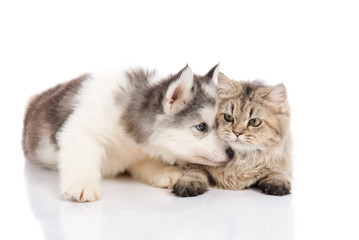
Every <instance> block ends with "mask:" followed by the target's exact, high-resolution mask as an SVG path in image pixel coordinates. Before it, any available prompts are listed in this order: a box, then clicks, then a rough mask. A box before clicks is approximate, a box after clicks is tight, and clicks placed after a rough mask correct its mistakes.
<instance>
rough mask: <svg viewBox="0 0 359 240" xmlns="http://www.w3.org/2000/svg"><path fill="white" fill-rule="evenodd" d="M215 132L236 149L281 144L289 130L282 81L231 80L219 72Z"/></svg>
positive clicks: (264, 148) (263, 147)
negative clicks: (275, 82)
mask: <svg viewBox="0 0 359 240" xmlns="http://www.w3.org/2000/svg"><path fill="white" fill-rule="evenodd" d="M218 84H219V110H218V113H217V117H216V120H217V124H218V132H219V134H220V136H221V138H222V139H224V140H226V141H227V142H228V143H229V145H230V146H231V147H232V148H233V149H236V150H237V151H240V152H244V151H254V150H257V149H260V150H266V149H272V148H275V147H277V146H280V145H281V144H282V142H283V141H285V140H286V138H287V136H288V131H289V117H290V114H289V108H288V105H287V91H286V88H285V87H284V85H283V84H278V85H276V86H265V85H263V84H262V83H260V82H245V81H240V82H238V81H233V80H230V79H228V78H227V77H226V76H224V75H223V74H220V75H219V76H218Z"/></svg>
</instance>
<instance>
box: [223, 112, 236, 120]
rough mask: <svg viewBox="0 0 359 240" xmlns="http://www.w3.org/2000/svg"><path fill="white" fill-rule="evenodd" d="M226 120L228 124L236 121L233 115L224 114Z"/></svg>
mask: <svg viewBox="0 0 359 240" xmlns="http://www.w3.org/2000/svg"><path fill="white" fill-rule="evenodd" d="M224 119H225V120H226V121H227V122H233V120H234V118H233V117H232V116H231V115H229V114H227V113H225V114H224Z"/></svg>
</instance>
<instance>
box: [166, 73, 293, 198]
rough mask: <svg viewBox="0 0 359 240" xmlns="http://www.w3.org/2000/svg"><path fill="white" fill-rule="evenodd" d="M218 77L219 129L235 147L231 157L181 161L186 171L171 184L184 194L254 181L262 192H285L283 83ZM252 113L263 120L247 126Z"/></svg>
mask: <svg viewBox="0 0 359 240" xmlns="http://www.w3.org/2000/svg"><path fill="white" fill-rule="evenodd" d="M218 80H219V110H218V113H217V124H218V132H219V134H220V136H221V138H222V139H224V140H225V141H227V142H228V143H229V145H230V146H231V147H232V148H233V149H234V151H235V157H234V159H233V160H232V161H230V162H229V163H227V164H226V165H224V166H221V167H208V166H201V165H194V164H189V165H187V166H185V167H184V168H185V171H186V174H185V175H184V176H183V177H182V178H181V179H179V180H178V182H177V183H176V184H175V186H174V188H173V189H174V190H173V192H174V193H175V194H176V195H179V196H183V197H186V196H196V195H199V194H202V193H203V192H205V191H206V190H207V188H208V186H209V185H212V186H215V187H219V188H224V189H244V188H247V187H251V186H258V187H259V188H260V189H262V190H263V192H265V193H267V194H271V195H285V194H289V193H290V190H291V183H290V178H291V159H290V148H291V139H290V132H289V122H290V112H289V107H288V106H287V93H286V89H285V87H284V85H283V84H279V85H276V86H265V85H263V84H262V83H259V82H244V81H241V82H237V81H233V80H229V79H228V78H226V77H225V76H224V75H223V74H220V75H219V77H218ZM224 114H229V115H231V116H232V117H233V118H234V119H233V122H228V121H226V120H225V119H224ZM252 118H259V119H261V120H262V123H261V124H260V125H259V126H258V127H253V126H251V125H250V124H249V120H250V119H252ZM237 135H238V136H237ZM209 176H210V177H209Z"/></svg>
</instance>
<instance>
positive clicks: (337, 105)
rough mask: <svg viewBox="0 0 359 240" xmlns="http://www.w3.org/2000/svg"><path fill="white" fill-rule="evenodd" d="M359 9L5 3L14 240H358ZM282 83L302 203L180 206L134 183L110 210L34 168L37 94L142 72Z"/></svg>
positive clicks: (1, 57)
mask: <svg viewBox="0 0 359 240" xmlns="http://www.w3.org/2000/svg"><path fill="white" fill-rule="evenodd" d="M358 13H359V4H358V3H357V1H295V2H294V1H177V2H172V1H127V2H120V1H117V2H111V1H98V2H96V1H83V2H80V1H58V2H56V3H55V2H52V1H37V0H33V1H16V0H14V1H7V3H6V2H5V1H2V2H1V3H0V80H1V85H0V86H1V94H0V97H1V101H0V104H1V106H0V107H1V112H2V113H1V125H0V127H1V129H0V130H1V134H0V136H1V137H0V141H1V142H0V149H1V155H0V156H1V168H0V169H1V174H0V178H1V179H0V180H1V182H0V184H1V186H0V194H1V195H0V216H1V217H0V220H1V221H2V222H1V225H0V226H1V227H0V228H1V230H0V238H1V239H24V238H25V237H26V238H30V239H145V238H146V239H194V238H195V239H202V238H206V239H238V238H242V239H329V238H332V239H359V233H358V229H357V228H358V226H359V225H358V222H359V220H358V215H359V207H358V203H359V197H358V190H357V189H356V188H357V186H358V183H359V176H358V175H359V174H358V171H359V163H358V162H359V157H358V135H359V129H358V123H357V120H358V106H357V105H358V94H359V93H358V88H357V86H358V82H359V14H358ZM218 62H220V63H221V71H222V72H223V73H225V74H226V75H227V76H229V77H230V78H234V79H237V80H254V79H262V80H265V81H267V82H268V83H270V84H277V83H281V82H283V83H284V84H285V85H286V87H287V89H288V93H289V99H290V105H291V107H292V132H293V138H294V149H293V160H294V164H295V165H294V181H293V191H292V192H293V193H292V194H291V195H289V196H286V197H271V196H266V195H263V194H261V193H259V192H257V191H254V190H245V191H222V190H214V189H213V190H210V191H209V192H208V193H206V194H205V195H203V196H200V197H197V198H190V199H179V198H175V197H174V196H172V195H171V194H170V193H169V191H167V190H162V189H154V188H151V187H148V186H145V185H143V184H141V183H137V182H134V181H132V180H130V179H128V178H123V177H122V178H119V179H113V180H105V181H104V183H103V185H104V194H105V196H104V199H103V200H102V201H100V202H97V203H90V204H77V203H72V202H67V201H64V200H62V199H61V196H59V195H58V193H57V189H56V186H57V173H56V172H52V171H46V170H44V169H41V168H39V167H37V166H31V165H25V167H24V158H23V156H22V151H21V144H20V142H21V129H22V117H23V112H24V108H25V104H26V101H27V99H28V98H29V97H30V96H32V95H33V94H35V93H38V92H40V91H42V90H45V89H46V88H49V87H51V86H54V85H55V84H57V83H60V82H63V81H66V80H69V79H71V78H73V77H76V76H77V75H80V74H82V73H84V72H89V71H90V72H93V71H98V70H104V69H113V68H117V67H123V66H132V65H141V66H149V67H155V68H157V69H159V70H160V72H161V73H164V74H166V73H174V72H176V71H178V70H179V69H181V68H182V67H184V66H185V65H186V64H187V63H189V65H190V66H191V68H192V69H193V71H194V72H195V73H199V74H204V73H206V72H207V71H208V70H209V69H210V68H211V67H213V66H214V65H215V64H217V63H218Z"/></svg>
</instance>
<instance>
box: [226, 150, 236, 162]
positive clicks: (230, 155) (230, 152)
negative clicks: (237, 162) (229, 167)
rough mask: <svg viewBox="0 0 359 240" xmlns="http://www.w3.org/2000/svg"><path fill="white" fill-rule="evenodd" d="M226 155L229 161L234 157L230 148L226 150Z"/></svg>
mask: <svg viewBox="0 0 359 240" xmlns="http://www.w3.org/2000/svg"><path fill="white" fill-rule="evenodd" d="M226 153H227V155H228V157H229V160H231V159H232V158H233V157H234V151H233V149H232V148H227V150H226Z"/></svg>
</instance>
